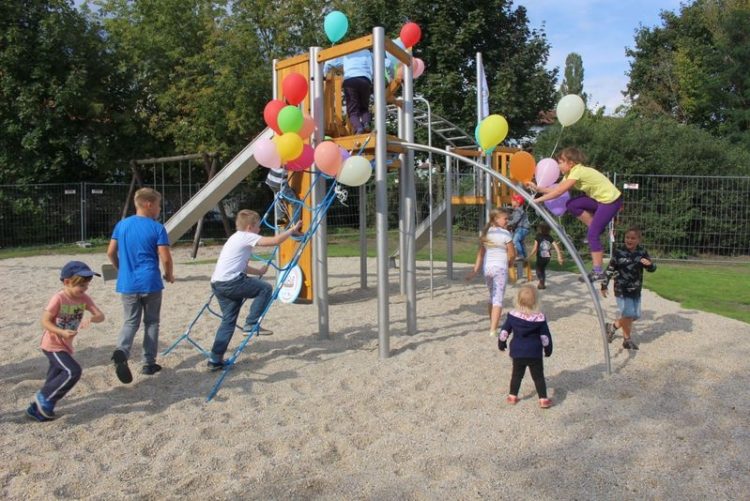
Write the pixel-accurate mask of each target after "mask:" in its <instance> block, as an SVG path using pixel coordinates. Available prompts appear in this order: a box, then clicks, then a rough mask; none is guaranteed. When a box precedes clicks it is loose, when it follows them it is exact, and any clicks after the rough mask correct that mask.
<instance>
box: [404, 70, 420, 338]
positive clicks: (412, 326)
mask: <svg viewBox="0 0 750 501" xmlns="http://www.w3.org/2000/svg"><path fill="white" fill-rule="evenodd" d="M413 74H414V71H413V69H412V67H411V65H408V66H406V67H405V68H404V84H403V96H404V107H403V109H404V132H405V133H406V135H405V139H406V141H407V142H409V143H413V142H414V79H413ZM401 169H402V170H404V173H405V176H404V179H405V181H406V183H405V186H404V193H405V194H406V196H405V197H404V212H403V216H404V236H405V238H406V245H405V248H406V255H405V256H404V259H403V260H402V266H403V267H404V268H406V275H405V278H406V332H407V334H409V335H413V334H416V333H417V244H416V231H417V222H416V217H417V188H416V183H415V179H414V178H415V175H414V150H412V149H407V150H406V164H405V165H402V166H401Z"/></svg>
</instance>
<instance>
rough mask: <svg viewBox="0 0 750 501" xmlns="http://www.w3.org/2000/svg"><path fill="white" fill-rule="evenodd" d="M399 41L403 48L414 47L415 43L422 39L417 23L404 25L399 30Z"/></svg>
mask: <svg viewBox="0 0 750 501" xmlns="http://www.w3.org/2000/svg"><path fill="white" fill-rule="evenodd" d="M399 37H400V38H401V41H402V42H404V47H406V48H407V49H408V48H409V47H414V46H415V45H417V42H419V40H421V39H422V29H421V28H420V27H419V25H418V24H417V23H406V24H405V25H404V26H403V28H401V34H400V35H399Z"/></svg>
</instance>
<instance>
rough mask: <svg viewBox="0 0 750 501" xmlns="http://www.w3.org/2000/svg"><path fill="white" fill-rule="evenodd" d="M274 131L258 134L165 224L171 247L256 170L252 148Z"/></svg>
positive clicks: (256, 163)
mask: <svg viewBox="0 0 750 501" xmlns="http://www.w3.org/2000/svg"><path fill="white" fill-rule="evenodd" d="M272 136H273V130H271V129H269V128H266V129H265V130H264V131H263V132H261V133H260V134H258V135H257V136H256V137H255V138H254V139H253V140H252V141H251V142H250V144H248V145H247V146H245V148H243V150H242V151H240V152H239V153H238V154H237V155H236V156H235V157H234V158H233V159H232V160H231V161H230V162H229V163H228V164H226V165H225V166H224V168H223V169H221V170H220V171H219V172H217V173H216V175H215V176H214V177H213V178H212V179H210V180H209V181H208V183H206V185H205V186H204V187H203V188H201V189H200V190H198V192H197V193H196V194H195V195H193V196H192V197H191V198H190V200H188V201H187V203H185V205H183V206H182V207H181V208H180V210H178V211H177V212H175V213H174V215H173V216H172V217H170V218H169V220H168V221H167V222H166V223H165V224H164V226H165V228H166V229H167V234H168V235H169V241H170V242H171V243H175V242H177V240H179V239H180V237H182V235H184V234H185V233H187V231H188V230H189V229H190V228H192V227H193V226H194V225H195V224H196V223H197V222H198V221H199V220H200V219H201V218H202V217H203V216H204V215H205V214H206V213H207V212H208V211H210V210H211V209H212V208H214V207H215V206H216V205H217V204H218V203H219V202H220V201H221V200H222V199H223V198H224V197H225V196H227V195H228V194H229V192H231V191H232V190H233V189H234V187H235V186H237V185H238V184H240V183H241V182H242V181H243V180H244V179H245V178H246V177H247V176H248V175H249V174H250V173H251V172H252V171H253V170H255V168H256V167H258V161H257V160H255V155H254V152H255V144H256V143H257V142H258V140H259V139H262V138H265V139H271V137H272Z"/></svg>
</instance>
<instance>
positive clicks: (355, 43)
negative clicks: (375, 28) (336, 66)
mask: <svg viewBox="0 0 750 501" xmlns="http://www.w3.org/2000/svg"><path fill="white" fill-rule="evenodd" d="M362 49H370V50H372V35H367V36H364V37H362V38H356V39H354V40H350V41H349V42H344V43H341V44H338V45H334V46H333V47H331V48H328V49H323V50H321V51H319V52H318V63H325V62H326V61H329V60H331V59H336V58H337V57H341V56H345V55H347V54H351V53H353V52H357V51H358V50H362Z"/></svg>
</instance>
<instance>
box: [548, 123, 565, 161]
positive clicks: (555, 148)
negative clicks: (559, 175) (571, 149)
mask: <svg viewBox="0 0 750 501" xmlns="http://www.w3.org/2000/svg"><path fill="white" fill-rule="evenodd" d="M564 129H565V126H564V125H563V126H561V127H560V133H559V134H558V135H557V141H555V147H554V148H552V153H551V154H550V156H549V157H550V158H555V151H556V150H557V145H558V144H560V138H561V137H562V133H563V130H564Z"/></svg>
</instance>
